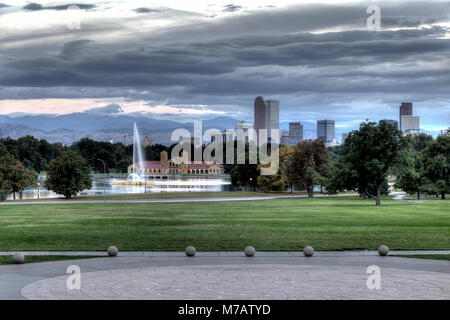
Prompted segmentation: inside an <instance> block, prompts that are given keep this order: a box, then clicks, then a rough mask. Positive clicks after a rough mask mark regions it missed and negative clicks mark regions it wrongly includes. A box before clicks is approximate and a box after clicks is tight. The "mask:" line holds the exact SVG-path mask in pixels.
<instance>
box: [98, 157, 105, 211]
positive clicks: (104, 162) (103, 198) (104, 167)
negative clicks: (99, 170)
mask: <svg viewBox="0 0 450 320" xmlns="http://www.w3.org/2000/svg"><path fill="white" fill-rule="evenodd" d="M97 160H98V161H101V162H102V163H103V174H104V175H105V180H104V181H103V203H106V182H105V181H106V164H105V161H103V160H102V159H97Z"/></svg>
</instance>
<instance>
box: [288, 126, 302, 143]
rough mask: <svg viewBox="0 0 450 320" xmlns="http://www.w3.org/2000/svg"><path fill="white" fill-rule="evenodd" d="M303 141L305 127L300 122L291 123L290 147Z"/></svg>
mask: <svg viewBox="0 0 450 320" xmlns="http://www.w3.org/2000/svg"><path fill="white" fill-rule="evenodd" d="M302 141H303V126H302V124H301V123H300V122H289V145H290V146H294V145H296V144H298V143H300V142H302Z"/></svg>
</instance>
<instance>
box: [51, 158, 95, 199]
mask: <svg viewBox="0 0 450 320" xmlns="http://www.w3.org/2000/svg"><path fill="white" fill-rule="evenodd" d="M45 187H46V188H47V189H49V190H52V191H54V192H56V193H58V194H62V195H64V197H66V198H67V199H70V198H72V197H73V196H76V195H77V193H78V192H80V191H82V190H84V189H90V188H91V187H92V180H91V176H90V167H89V164H88V163H87V161H86V160H84V159H83V158H82V157H81V156H79V155H78V154H77V153H75V152H73V151H66V152H63V153H62V154H61V155H60V156H59V157H58V158H56V159H54V160H53V161H51V162H50V168H49V171H48V172H47V179H46V180H45Z"/></svg>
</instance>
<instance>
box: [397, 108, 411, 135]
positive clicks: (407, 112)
mask: <svg viewBox="0 0 450 320" xmlns="http://www.w3.org/2000/svg"><path fill="white" fill-rule="evenodd" d="M412 115H413V104H412V102H402V104H401V105H400V108H399V117H398V120H399V121H400V130H403V129H402V117H403V116H412Z"/></svg>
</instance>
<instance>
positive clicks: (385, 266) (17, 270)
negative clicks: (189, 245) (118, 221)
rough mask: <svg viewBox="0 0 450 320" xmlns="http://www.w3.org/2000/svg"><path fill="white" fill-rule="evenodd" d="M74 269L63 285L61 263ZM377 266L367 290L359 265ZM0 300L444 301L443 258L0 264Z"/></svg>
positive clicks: (160, 258)
mask: <svg viewBox="0 0 450 320" xmlns="http://www.w3.org/2000/svg"><path fill="white" fill-rule="evenodd" d="M69 265H77V266H79V267H80V269H81V273H82V274H81V290H68V289H67V287H66V281H67V279H68V277H69V275H68V274H66V269H67V267H68V266H69ZM371 265H376V266H379V267H380V268H381V283H380V285H381V289H372V290H370V289H368V287H367V284H366V283H367V279H368V277H369V276H370V274H368V273H367V267H368V266H371ZM0 298H1V299H238V300H247V299H249V300H251V299H269V300H271V299H446V300H448V299H450V262H449V261H438V260H422V259H410V258H398V257H392V256H388V257H380V256H377V255H376V253H375V252H372V251H367V252H317V253H316V255H315V256H313V257H311V258H306V257H304V256H302V254H301V253H299V252H257V254H256V256H255V257H252V258H247V257H245V256H244V255H243V253H242V252H221V253H217V252H215V253H213V252H211V253H201V252H200V253H198V254H197V255H196V256H195V257H186V256H184V254H183V253H181V252H172V253H169V252H167V253H141V254H139V255H138V254H137V253H135V254H134V255H131V254H130V253H128V255H126V253H125V252H124V253H119V256H118V257H114V258H109V257H104V258H91V259H80V260H70V261H55V262H42V263H30V264H23V265H5V266H0Z"/></svg>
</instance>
